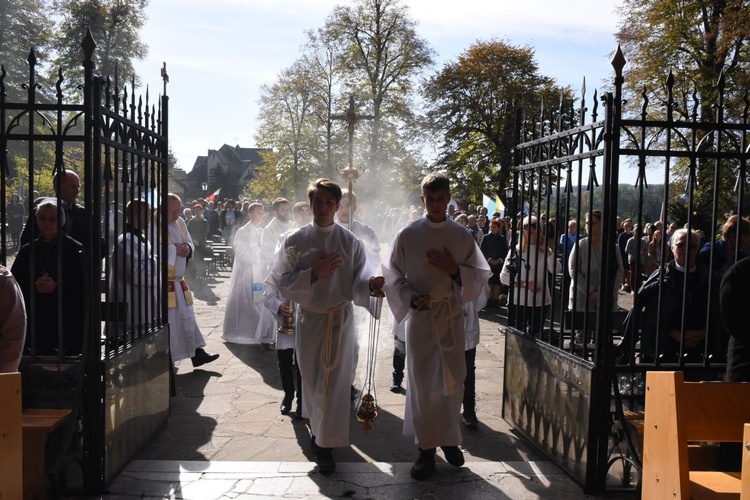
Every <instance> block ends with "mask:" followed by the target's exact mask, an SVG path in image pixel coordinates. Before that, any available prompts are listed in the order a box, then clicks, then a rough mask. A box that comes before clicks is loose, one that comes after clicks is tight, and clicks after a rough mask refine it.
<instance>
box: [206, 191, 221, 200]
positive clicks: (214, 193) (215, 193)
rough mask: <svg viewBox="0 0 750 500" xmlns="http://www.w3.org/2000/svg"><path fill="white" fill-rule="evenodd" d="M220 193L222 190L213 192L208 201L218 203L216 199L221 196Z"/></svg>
mask: <svg viewBox="0 0 750 500" xmlns="http://www.w3.org/2000/svg"><path fill="white" fill-rule="evenodd" d="M219 191H221V188H219V189H217V190H216V191H214V192H213V194H211V195H210V196H208V197H207V198H206V201H216V197H217V196H219Z"/></svg>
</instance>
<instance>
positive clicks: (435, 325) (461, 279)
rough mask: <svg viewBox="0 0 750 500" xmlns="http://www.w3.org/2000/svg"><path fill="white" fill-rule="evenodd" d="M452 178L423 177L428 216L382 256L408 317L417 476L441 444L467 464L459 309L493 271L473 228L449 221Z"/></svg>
mask: <svg viewBox="0 0 750 500" xmlns="http://www.w3.org/2000/svg"><path fill="white" fill-rule="evenodd" d="M450 198H451V194H450V182H449V180H448V177H446V176H445V175H444V174H429V175H428V176H427V177H425V179H424V180H423V181H422V196H421V199H422V202H423V203H424V205H425V208H426V209H427V214H426V216H425V217H423V218H421V219H419V220H417V221H415V222H413V223H412V224H410V225H408V226H407V227H405V228H404V229H402V230H401V231H400V232H399V233H398V234H397V235H396V238H395V239H394V240H393V242H392V243H391V245H390V247H389V248H388V250H387V251H386V254H385V256H384V257H383V265H382V266H383V274H384V276H385V279H386V295H387V296H388V304H389V306H390V308H391V310H392V312H393V314H394V316H395V319H396V321H398V322H399V323H401V322H403V321H405V322H406V371H407V386H406V409H405V414H404V434H405V435H414V436H415V442H416V444H417V446H418V448H419V457H418V459H417V461H416V462H415V464H414V466H413V467H412V469H411V475H412V477H414V478H415V479H417V480H422V479H426V478H428V477H429V476H430V475H431V474H432V473H433V472H434V470H435V451H436V448H437V447H438V446H440V447H441V448H442V450H443V453H444V454H445V458H446V460H447V461H448V462H449V463H450V464H451V465H454V466H456V467H460V466H461V465H463V463H464V458H463V453H462V452H461V450H460V448H459V447H458V446H459V445H460V444H461V429H460V410H461V402H462V399H463V384H464V379H465V377H466V362H465V357H464V346H465V338H464V312H463V309H462V305H463V304H465V303H467V302H471V301H473V300H475V299H476V298H477V297H478V296H479V294H480V293H481V292H482V288H483V286H484V284H485V283H487V279H488V278H489V276H490V268H489V265H488V264H487V261H486V260H485V259H484V257H483V256H482V252H481V251H480V250H479V247H478V246H477V244H476V242H475V240H474V238H473V237H472V236H471V233H470V232H468V231H467V230H466V229H465V228H464V227H462V226H461V225H459V224H456V223H454V222H452V221H449V220H447V219H446V208H447V206H448V202H449V201H450Z"/></svg>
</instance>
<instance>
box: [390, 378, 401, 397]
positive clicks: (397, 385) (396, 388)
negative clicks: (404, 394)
mask: <svg viewBox="0 0 750 500" xmlns="http://www.w3.org/2000/svg"><path fill="white" fill-rule="evenodd" d="M391 392H392V393H394V394H398V393H399V392H401V382H396V381H395V380H394V381H393V383H392V384H391Z"/></svg>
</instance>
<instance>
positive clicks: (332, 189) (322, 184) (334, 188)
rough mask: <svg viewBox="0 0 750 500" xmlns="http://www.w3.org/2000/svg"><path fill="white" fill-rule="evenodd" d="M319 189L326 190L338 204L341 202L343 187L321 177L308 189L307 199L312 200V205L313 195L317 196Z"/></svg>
mask: <svg viewBox="0 0 750 500" xmlns="http://www.w3.org/2000/svg"><path fill="white" fill-rule="evenodd" d="M318 189H325V190H326V191H328V192H329V193H331V194H332V195H333V198H334V199H335V200H336V203H339V202H340V201H341V196H342V194H341V187H340V186H339V185H338V184H336V183H335V182H333V181H332V180H330V179H326V178H325V177H321V178H320V179H316V180H315V181H313V182H312V183H310V186H309V187H308V188H307V197H308V198H309V199H310V203H312V200H313V194H315V191H317V190H318Z"/></svg>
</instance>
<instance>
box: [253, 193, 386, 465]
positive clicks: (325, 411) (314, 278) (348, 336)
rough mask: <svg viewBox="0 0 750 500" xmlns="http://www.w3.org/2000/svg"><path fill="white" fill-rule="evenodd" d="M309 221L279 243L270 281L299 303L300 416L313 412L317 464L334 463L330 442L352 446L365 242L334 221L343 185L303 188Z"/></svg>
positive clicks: (373, 281)
mask: <svg viewBox="0 0 750 500" xmlns="http://www.w3.org/2000/svg"><path fill="white" fill-rule="evenodd" d="M307 193H308V197H309V199H310V207H311V208H312V211H313V222H312V223H311V224H308V225H306V226H303V227H301V228H299V229H298V230H297V231H294V232H293V233H292V234H290V235H289V236H288V237H287V238H286V239H285V240H284V241H283V243H282V244H281V246H280V248H279V250H278V252H277V253H276V258H275V260H274V265H273V269H272V272H271V274H270V275H269V278H268V284H269V285H271V286H275V287H276V288H277V289H278V290H279V293H280V294H281V295H282V296H283V297H285V298H287V299H289V300H291V301H292V302H294V303H296V304H297V305H298V309H297V318H296V319H297V324H296V335H295V337H296V341H297V343H296V352H297V362H298V364H299V369H300V372H301V374H302V387H303V388H304V390H303V392H302V415H303V416H305V417H309V418H310V427H311V429H312V434H313V436H312V448H313V453H316V454H317V459H316V461H317V464H318V470H319V471H320V472H321V473H322V474H331V473H333V472H334V471H335V470H336V462H335V460H334V458H333V454H332V448H337V447H345V446H349V421H350V418H351V413H350V404H351V403H350V391H351V389H350V388H351V384H352V379H353V372H352V363H353V358H354V356H353V350H354V345H355V339H354V322H353V310H352V309H353V307H352V301H354V302H355V303H356V304H357V305H359V306H362V307H369V304H370V292H371V290H376V289H381V288H382V287H383V283H384V280H383V278H382V277H375V276H373V271H372V270H371V269H370V267H369V266H368V265H367V257H366V254H365V248H364V246H363V245H362V243H361V242H360V241H359V240H358V239H357V237H356V236H354V235H353V234H352V233H351V232H349V231H347V230H346V229H344V228H343V227H341V226H339V225H338V224H336V223H335V221H334V216H335V214H336V210H338V208H339V203H340V202H341V188H340V187H339V186H338V184H336V183H335V182H333V181H330V180H328V179H318V180H316V181H315V182H313V183H312V184H311V185H310V187H309V188H308V190H307Z"/></svg>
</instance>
